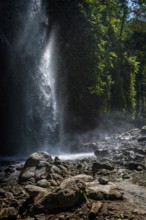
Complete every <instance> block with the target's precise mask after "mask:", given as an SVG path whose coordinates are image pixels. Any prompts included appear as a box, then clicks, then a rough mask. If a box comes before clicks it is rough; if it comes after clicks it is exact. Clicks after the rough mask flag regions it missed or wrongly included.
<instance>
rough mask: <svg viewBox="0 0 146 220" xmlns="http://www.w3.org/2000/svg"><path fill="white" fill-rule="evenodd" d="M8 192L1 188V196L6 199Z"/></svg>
mask: <svg viewBox="0 0 146 220" xmlns="http://www.w3.org/2000/svg"><path fill="white" fill-rule="evenodd" d="M5 193H6V191H5V190H4V189H2V188H0V196H2V197H4V196H5Z"/></svg>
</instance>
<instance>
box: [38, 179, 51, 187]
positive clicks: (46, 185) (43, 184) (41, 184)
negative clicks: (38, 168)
mask: <svg viewBox="0 0 146 220" xmlns="http://www.w3.org/2000/svg"><path fill="white" fill-rule="evenodd" d="M36 185H37V186H40V187H44V188H47V187H48V186H49V182H48V180H46V179H42V180H39V181H38V182H37V183H36Z"/></svg>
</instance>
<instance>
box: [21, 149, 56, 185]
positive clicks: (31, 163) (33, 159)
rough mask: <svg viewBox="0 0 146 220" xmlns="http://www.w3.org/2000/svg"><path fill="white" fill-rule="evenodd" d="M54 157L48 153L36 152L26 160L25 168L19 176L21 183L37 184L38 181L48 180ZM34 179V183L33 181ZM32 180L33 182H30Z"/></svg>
mask: <svg viewBox="0 0 146 220" xmlns="http://www.w3.org/2000/svg"><path fill="white" fill-rule="evenodd" d="M50 163H52V157H51V155H49V154H48V153H46V152H36V153H33V154H31V155H30V156H29V158H28V159H27V160H26V162H25V165H24V168H23V169H22V171H21V172H20V175H19V183H20V184H23V183H25V182H28V181H29V182H35V179H36V180H40V179H44V178H47V176H48V175H49V172H50V169H51V165H50ZM32 178H33V181H31V180H32ZM30 179H31V180H30Z"/></svg>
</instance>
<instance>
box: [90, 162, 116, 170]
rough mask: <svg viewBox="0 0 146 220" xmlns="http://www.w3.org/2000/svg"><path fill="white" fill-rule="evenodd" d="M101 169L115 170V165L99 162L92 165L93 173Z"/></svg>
mask: <svg viewBox="0 0 146 220" xmlns="http://www.w3.org/2000/svg"><path fill="white" fill-rule="evenodd" d="M101 169H104V170H110V171H112V170H114V167H113V166H112V165H111V164H110V163H99V162H95V163H93V165H92V171H93V173H96V172H98V171H99V170H101Z"/></svg>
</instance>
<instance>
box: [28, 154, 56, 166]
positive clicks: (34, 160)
mask: <svg viewBox="0 0 146 220" xmlns="http://www.w3.org/2000/svg"><path fill="white" fill-rule="evenodd" d="M40 161H46V162H52V157H51V155H50V154H48V153H47V152H35V153H33V154H31V155H30V156H29V158H28V159H27V160H26V162H25V165H24V167H25V168H26V167H36V166H37V165H38V164H39V162H40Z"/></svg>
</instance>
